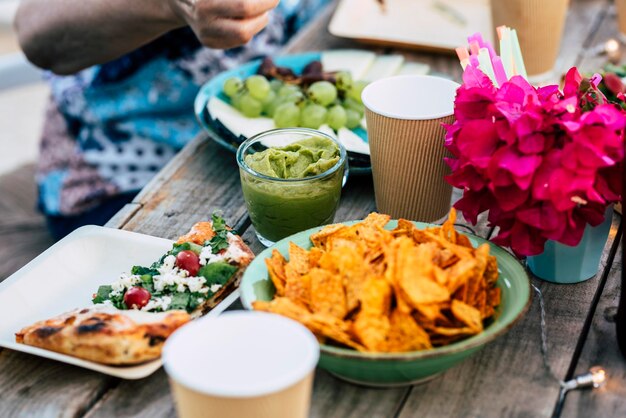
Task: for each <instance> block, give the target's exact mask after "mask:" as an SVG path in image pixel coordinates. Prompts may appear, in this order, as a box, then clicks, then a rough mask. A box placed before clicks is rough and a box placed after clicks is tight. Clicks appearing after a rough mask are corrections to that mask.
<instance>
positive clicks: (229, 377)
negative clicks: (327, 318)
mask: <svg viewBox="0 0 626 418" xmlns="http://www.w3.org/2000/svg"><path fill="white" fill-rule="evenodd" d="M318 359H319V344H318V342H317V340H316V339H315V337H314V336H313V334H312V333H311V332H310V331H309V330H308V329H306V328H305V327H304V326H303V325H301V324H299V323H298V322H296V321H293V320H291V319H288V318H285V317H283V316H280V315H275V314H270V313H264V312H247V311H237V312H227V313H225V314H222V315H221V316H218V317H206V318H202V319H198V320H196V321H194V322H192V323H190V324H188V325H185V326H184V327H182V328H180V329H179V330H178V331H176V332H175V333H174V334H173V335H172V336H171V337H170V338H168V339H167V341H166V343H165V346H164V347H163V366H164V367H165V371H166V372H167V373H168V374H169V375H170V377H171V378H173V379H174V380H176V381H177V382H178V383H180V384H182V385H183V386H186V387H188V388H190V389H193V390H195V391H197V392H201V393H205V394H208V395H212V396H222V397H235V398H240V397H241V398H243V397H254V396H263V395H267V394H270V393H274V392H278V391H280V390H283V389H286V388H288V387H289V386H292V385H293V384H295V383H297V382H299V381H300V380H302V379H303V378H304V377H306V376H307V375H308V374H309V373H310V372H311V371H312V370H313V369H314V368H315V366H316V365H317V361H318Z"/></svg>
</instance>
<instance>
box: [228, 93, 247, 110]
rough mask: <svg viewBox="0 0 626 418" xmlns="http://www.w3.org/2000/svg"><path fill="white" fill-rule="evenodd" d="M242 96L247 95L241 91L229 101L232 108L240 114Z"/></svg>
mask: <svg viewBox="0 0 626 418" xmlns="http://www.w3.org/2000/svg"><path fill="white" fill-rule="evenodd" d="M244 94H247V93H244V91H243V90H242V91H239V92H238V93H237V94H235V95H234V96H233V97H231V99H230V104H231V105H233V107H234V108H235V109H237V110H239V111H240V112H241V98H242V97H243V96H244Z"/></svg>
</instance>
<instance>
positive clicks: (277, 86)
mask: <svg viewBox="0 0 626 418" xmlns="http://www.w3.org/2000/svg"><path fill="white" fill-rule="evenodd" d="M282 86H283V82H282V81H280V80H279V79H277V78H274V79H272V80H270V88H271V89H272V90H274V91H275V92H276V93H278V90H280V88H281V87H282Z"/></svg>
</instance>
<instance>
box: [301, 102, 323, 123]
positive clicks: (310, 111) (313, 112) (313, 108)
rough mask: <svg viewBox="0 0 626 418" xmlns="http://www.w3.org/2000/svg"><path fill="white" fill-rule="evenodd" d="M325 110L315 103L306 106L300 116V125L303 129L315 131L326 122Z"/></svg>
mask: <svg viewBox="0 0 626 418" xmlns="http://www.w3.org/2000/svg"><path fill="white" fill-rule="evenodd" d="M326 113H327V110H326V108H325V107H324V106H320V105H318V104H315V103H309V104H307V105H306V106H305V107H304V109H302V113H301V115H300V125H301V126H304V127H305V128H311V129H317V128H319V127H320V125H321V124H323V123H324V122H325V121H326Z"/></svg>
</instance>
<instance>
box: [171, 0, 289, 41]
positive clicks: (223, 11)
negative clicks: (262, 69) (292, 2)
mask: <svg viewBox="0 0 626 418" xmlns="http://www.w3.org/2000/svg"><path fill="white" fill-rule="evenodd" d="M278 2H279V0H169V3H170V7H171V8H172V11H173V12H174V14H175V15H176V16H177V17H178V18H179V19H181V21H184V22H185V23H186V24H187V25H189V26H190V27H191V29H192V30H193V31H194V33H195V34H196V36H197V37H198V39H199V40H200V42H201V43H202V44H203V45H205V46H208V47H210V48H219V49H228V48H234V47H236V46H240V45H243V44H245V43H247V42H248V41H249V40H250V39H252V37H253V36H254V35H256V34H257V33H258V32H260V31H261V30H262V29H263V28H264V27H265V26H266V25H267V22H268V13H269V11H270V10H272V9H273V8H274V7H276V6H277V5H278Z"/></svg>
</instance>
